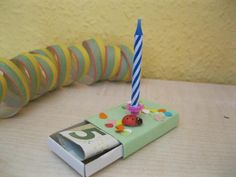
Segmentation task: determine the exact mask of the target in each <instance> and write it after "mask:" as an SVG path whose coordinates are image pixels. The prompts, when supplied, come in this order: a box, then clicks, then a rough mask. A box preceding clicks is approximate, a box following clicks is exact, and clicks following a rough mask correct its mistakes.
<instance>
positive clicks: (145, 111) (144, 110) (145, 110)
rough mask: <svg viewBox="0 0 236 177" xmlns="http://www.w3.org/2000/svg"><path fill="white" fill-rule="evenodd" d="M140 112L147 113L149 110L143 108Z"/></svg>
mask: <svg viewBox="0 0 236 177" xmlns="http://www.w3.org/2000/svg"><path fill="white" fill-rule="evenodd" d="M142 112H143V113H145V114H149V113H150V111H149V110H148V109H143V110H142Z"/></svg>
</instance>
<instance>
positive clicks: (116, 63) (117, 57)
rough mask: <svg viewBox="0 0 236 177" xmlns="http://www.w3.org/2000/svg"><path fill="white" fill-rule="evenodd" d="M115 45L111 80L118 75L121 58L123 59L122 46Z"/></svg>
mask: <svg viewBox="0 0 236 177" xmlns="http://www.w3.org/2000/svg"><path fill="white" fill-rule="evenodd" d="M112 47H114V53H115V54H114V60H115V61H114V68H113V70H112V73H111V75H110V77H109V79H110V80H113V79H114V78H115V77H116V74H117V73H118V71H119V65H120V60H121V51H120V48H119V47H117V46H112Z"/></svg>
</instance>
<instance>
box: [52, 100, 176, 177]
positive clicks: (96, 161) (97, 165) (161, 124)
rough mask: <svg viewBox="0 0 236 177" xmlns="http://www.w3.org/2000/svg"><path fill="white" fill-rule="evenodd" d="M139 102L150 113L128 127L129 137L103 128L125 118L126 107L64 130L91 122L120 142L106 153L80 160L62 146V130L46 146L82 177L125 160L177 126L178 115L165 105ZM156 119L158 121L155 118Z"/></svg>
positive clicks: (113, 109)
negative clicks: (109, 122) (105, 117)
mask: <svg viewBox="0 0 236 177" xmlns="http://www.w3.org/2000/svg"><path fill="white" fill-rule="evenodd" d="M141 103H142V104H143V105H144V107H145V110H149V111H146V113H142V114H140V115H139V117H140V118H142V120H143V124H142V125H141V126H138V127H128V128H129V129H130V130H131V132H132V133H131V134H130V135H128V136H123V135H122V134H120V133H117V132H116V131H115V129H114V128H108V127H106V126H104V125H105V124H106V122H107V119H111V120H116V121H119V120H121V119H122V118H123V117H124V116H125V115H127V112H126V110H125V109H124V106H125V104H123V105H119V106H116V107H114V108H111V109H109V110H107V111H105V113H106V114H107V115H108V118H107V119H99V116H98V114H96V115H94V116H91V117H90V118H88V119H87V120H86V121H84V122H82V123H79V124H76V125H74V126H72V127H69V128H66V129H64V130H67V129H70V128H74V127H76V126H78V125H83V124H86V123H91V124H93V125H95V126H96V127H98V128H100V129H102V130H103V131H104V132H106V133H107V134H110V135H111V136H113V137H114V138H116V139H117V140H118V141H119V142H120V144H119V145H117V146H116V147H114V148H112V149H110V150H107V151H105V152H103V153H101V154H99V155H96V156H94V157H91V158H89V159H87V160H83V161H80V160H78V159H77V158H75V157H74V156H73V155H71V154H70V153H69V152H68V151H67V150H66V149H64V148H63V147H62V146H61V144H60V142H59V140H58V138H57V133H59V132H60V131H64V130H60V131H58V132H56V133H54V134H52V135H50V136H49V138H48V146H49V148H50V149H51V150H52V151H53V152H54V153H55V154H57V155H58V156H59V157H60V158H62V159H63V160H64V161H65V162H66V163H68V164H69V165H70V166H71V167H72V168H73V169H74V170H76V171H77V172H78V173H79V174H80V175H81V176H83V177H87V176H91V175H92V174H94V173H96V172H97V171H99V170H101V169H103V168H104V167H106V166H108V165H110V164H111V163H113V162H114V161H116V160H118V159H121V158H124V159H125V158H127V157H128V156H129V155H131V154H133V153H135V152H136V151H138V150H139V149H141V148H142V147H144V146H145V145H147V144H149V143H151V142H152V141H154V140H155V139H157V138H159V137H160V136H162V135H164V134H166V133H167V132H169V131H170V130H171V129H173V128H175V127H176V126H177V124H178V120H179V114H178V113H177V112H175V111H174V110H171V109H169V108H167V107H166V106H162V105H160V104H157V103H152V102H149V101H146V100H141ZM155 110H165V111H166V113H165V112H164V113H163V112H162V113H160V112H158V111H155ZM147 112H149V113H147ZM157 116H158V119H156V117H157ZM160 116H161V119H160Z"/></svg>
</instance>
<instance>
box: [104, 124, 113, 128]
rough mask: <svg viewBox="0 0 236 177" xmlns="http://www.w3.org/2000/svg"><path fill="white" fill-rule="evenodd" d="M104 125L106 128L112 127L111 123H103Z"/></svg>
mask: <svg viewBox="0 0 236 177" xmlns="http://www.w3.org/2000/svg"><path fill="white" fill-rule="evenodd" d="M105 126H106V127H107V128H112V127H113V124H105Z"/></svg>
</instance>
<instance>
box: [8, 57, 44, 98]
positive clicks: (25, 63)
mask: <svg viewBox="0 0 236 177" xmlns="http://www.w3.org/2000/svg"><path fill="white" fill-rule="evenodd" d="M11 61H12V62H13V63H15V64H16V65H17V66H18V67H19V69H20V70H21V72H22V73H23V74H24V75H25V78H26V80H27V82H28V85H29V87H30V98H31V99H33V98H34V97H35V96H36V93H37V90H38V87H39V85H40V78H37V74H36V71H35V68H34V65H33V64H32V62H31V60H30V59H29V58H28V57H27V56H25V55H18V56H16V57H15V58H13V59H12V60H11ZM22 67H23V68H24V69H25V70H27V72H28V74H29V75H28V74H27V73H26V71H25V70H24V69H23V68H22Z"/></svg>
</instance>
